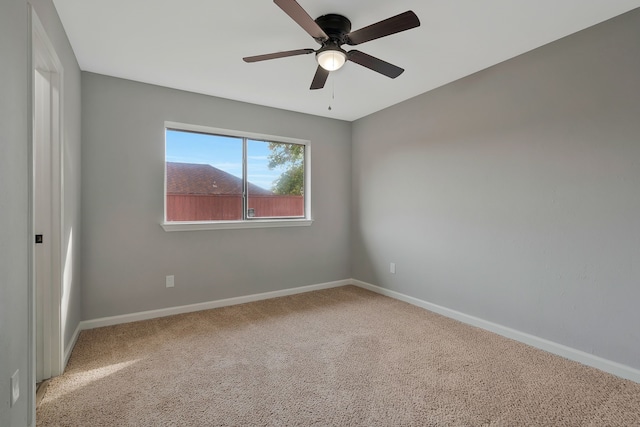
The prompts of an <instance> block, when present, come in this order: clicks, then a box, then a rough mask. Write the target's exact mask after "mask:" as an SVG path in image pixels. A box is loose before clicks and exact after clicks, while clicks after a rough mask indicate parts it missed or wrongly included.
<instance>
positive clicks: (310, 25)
mask: <svg viewBox="0 0 640 427" xmlns="http://www.w3.org/2000/svg"><path fill="white" fill-rule="evenodd" d="M273 2H274V3H275V4H277V5H278V7H280V9H282V10H283V11H284V13H286V14H287V15H289V16H290V17H291V19H293V20H294V21H296V23H297V24H298V25H300V26H301V27H302V29H303V30H305V31H306V32H307V33H309V35H310V36H311V37H313V38H314V39H316V40H318V41H320V42H322V41H325V40H327V39H328V38H329V36H327V33H325V32H324V30H323V29H322V28H320V26H319V25H318V24H316V21H314V20H313V18H311V17H310V16H309V14H308V13H307V12H306V11H305V10H304V9H303V8H302V6H300V5H299V4H298V2H296V0H273Z"/></svg>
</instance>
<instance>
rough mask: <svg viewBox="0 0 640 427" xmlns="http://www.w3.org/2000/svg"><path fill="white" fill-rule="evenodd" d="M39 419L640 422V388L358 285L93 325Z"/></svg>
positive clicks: (43, 422)
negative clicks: (212, 308) (143, 319)
mask: <svg viewBox="0 0 640 427" xmlns="http://www.w3.org/2000/svg"><path fill="white" fill-rule="evenodd" d="M37 425H38V426H74V427H76V426H310V425H313V426H413V425H415V426H432V425H433V426H456V425H464V426H483V425H492V426H493V425H500V426H520V425H549V426H562V425H567V426H610V425H617V426H639V425H640V384H636V383H634V382H631V381H626V380H622V379H619V378H617V377H614V376H612V375H609V374H606V373H603V372H601V371H598V370H596V369H593V368H589V367H586V366H583V365H580V364H578V363H575V362H571V361H569V360H566V359H563V358H560V357H557V356H554V355H551V354H548V353H545V352H543V351H540V350H536V349H534V348H531V347H528V346H526V345H524V344H520V343H517V342H515V341H511V340H509V339H506V338H503V337H500V336H498V335H495V334H492V333H490V332H486V331H483V330H481V329H477V328H473V327H470V326H467V325H464V324H462V323H459V322H456V321H454V320H451V319H448V318H445V317H442V316H439V315H436V314H433V313H430V312H428V311H425V310H422V309H420V308H417V307H414V306H411V305H408V304H405V303H402V302H399V301H396V300H393V299H390V298H387V297H384V296H380V295H377V294H374V293H371V292H368V291H365V290H362V289H360V288H357V287H353V286H346V287H341V288H336V289H329V290H324V291H317V292H311V293H307V294H300V295H294V296H290V297H283V298H277V299H272V300H267V301H261V302H255V303H250V304H244V305H238V306H233V307H226V308H220V309H215V310H207V311H201V312H197V313H191V314H184V315H178V316H172V317H165V318H161V319H154V320H148V321H144V322H136V323H130V324H126V325H118V326H112V327H106V328H99V329H93V330H89V331H84V332H82V334H81V335H80V338H79V340H78V343H77V345H76V347H75V349H74V351H73V354H72V356H71V360H70V362H69V366H68V367H67V370H66V372H65V373H64V375H62V376H60V377H58V378H55V379H53V380H52V381H51V382H50V384H49V387H48V389H47V391H46V394H45V396H44V398H43V400H42V402H41V404H40V406H39V407H38V409H37Z"/></svg>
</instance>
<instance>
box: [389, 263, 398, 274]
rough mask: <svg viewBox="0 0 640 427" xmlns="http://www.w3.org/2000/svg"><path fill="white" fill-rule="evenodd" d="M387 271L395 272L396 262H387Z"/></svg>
mask: <svg viewBox="0 0 640 427" xmlns="http://www.w3.org/2000/svg"><path fill="white" fill-rule="evenodd" d="M389 273H391V274H396V263H395V262H392V263H390V264H389Z"/></svg>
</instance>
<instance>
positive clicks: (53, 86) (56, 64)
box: [31, 9, 64, 382]
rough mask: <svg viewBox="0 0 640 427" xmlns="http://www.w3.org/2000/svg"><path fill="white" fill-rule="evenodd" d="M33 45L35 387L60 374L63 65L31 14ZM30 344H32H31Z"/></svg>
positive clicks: (61, 348) (32, 207) (62, 361)
mask: <svg viewBox="0 0 640 427" xmlns="http://www.w3.org/2000/svg"><path fill="white" fill-rule="evenodd" d="M31 44H32V81H31V92H32V115H33V116H32V117H33V130H32V146H31V156H32V157H31V158H32V176H31V198H32V200H31V220H32V230H33V232H34V235H33V236H32V239H33V240H32V244H33V250H32V256H31V260H32V266H31V267H32V269H31V271H32V289H33V299H34V301H33V303H32V304H33V311H34V312H33V315H32V321H33V322H34V327H33V328H32V334H33V335H34V337H33V338H32V339H33V340H34V342H35V347H34V350H35V351H34V353H35V354H34V359H35V360H34V362H35V382H41V381H42V380H45V379H48V378H51V377H53V376H56V375H60V374H61V373H62V370H63V364H64V357H63V349H64V344H63V336H62V328H61V325H62V323H61V298H62V286H61V285H62V244H61V243H62V217H63V216H62V203H61V200H62V188H63V187H62V170H63V168H62V156H61V153H62V149H61V141H62V138H61V136H62V82H63V79H62V71H63V70H62V65H61V63H60V60H59V59H58V56H57V54H56V53H55V50H54V49H53V45H52V44H51V42H50V40H49V38H48V36H47V34H46V32H45V30H44V27H43V26H42V23H41V22H40V20H39V19H38V16H37V15H36V13H35V11H34V10H33V9H31ZM32 342H33V341H32Z"/></svg>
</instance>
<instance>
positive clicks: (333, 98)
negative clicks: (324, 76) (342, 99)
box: [329, 79, 336, 111]
mask: <svg viewBox="0 0 640 427" xmlns="http://www.w3.org/2000/svg"><path fill="white" fill-rule="evenodd" d="M335 99H336V84H335V82H334V81H333V79H331V101H330V102H329V111H331V102H333V101H334V100H335Z"/></svg>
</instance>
